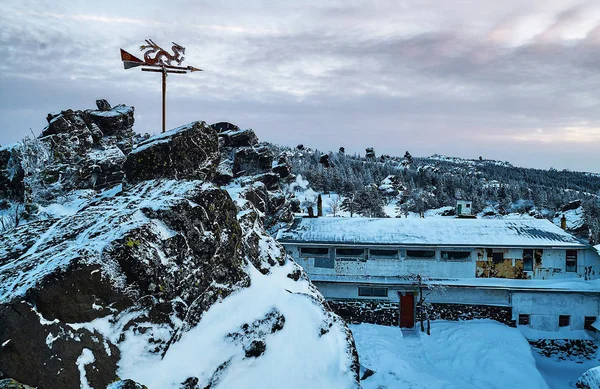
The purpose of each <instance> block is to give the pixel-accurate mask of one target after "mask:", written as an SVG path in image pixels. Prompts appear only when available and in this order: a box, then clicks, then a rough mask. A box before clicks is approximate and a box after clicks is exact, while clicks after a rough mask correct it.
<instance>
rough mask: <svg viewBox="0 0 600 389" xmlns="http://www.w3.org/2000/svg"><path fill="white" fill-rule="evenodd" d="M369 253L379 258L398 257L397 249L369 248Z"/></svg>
mask: <svg viewBox="0 0 600 389" xmlns="http://www.w3.org/2000/svg"><path fill="white" fill-rule="evenodd" d="M369 255H370V256H372V257H381V258H398V250H382V249H370V250H369Z"/></svg>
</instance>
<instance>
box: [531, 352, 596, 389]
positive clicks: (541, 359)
mask: <svg viewBox="0 0 600 389" xmlns="http://www.w3.org/2000/svg"><path fill="white" fill-rule="evenodd" d="M533 357H534V359H535V363H536V365H537V368H538V371H539V372H540V373H541V374H542V376H543V377H544V378H545V380H546V382H547V383H548V386H549V387H550V389H566V388H575V383H576V382H577V380H578V379H579V377H581V375H582V374H583V373H585V372H586V371H587V370H589V369H591V368H594V367H597V366H598V365H600V361H599V360H598V356H596V357H595V358H594V359H590V360H584V361H582V360H558V359H557V358H556V357H545V356H543V355H540V354H539V353H537V352H535V351H534V352H533Z"/></svg>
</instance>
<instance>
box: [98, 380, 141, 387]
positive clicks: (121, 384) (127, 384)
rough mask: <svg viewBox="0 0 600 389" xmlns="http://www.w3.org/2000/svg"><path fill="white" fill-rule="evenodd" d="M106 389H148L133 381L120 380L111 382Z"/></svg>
mask: <svg viewBox="0 0 600 389" xmlns="http://www.w3.org/2000/svg"><path fill="white" fill-rule="evenodd" d="M106 389H148V387H147V386H146V385H142V384H138V383H137V382H135V381H133V380H122V381H117V382H113V383H112V384H110V385H108V386H107V387H106Z"/></svg>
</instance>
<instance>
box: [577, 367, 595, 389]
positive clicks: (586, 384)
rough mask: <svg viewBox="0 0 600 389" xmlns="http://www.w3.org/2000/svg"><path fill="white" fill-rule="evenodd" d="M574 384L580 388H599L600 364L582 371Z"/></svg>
mask: <svg viewBox="0 0 600 389" xmlns="http://www.w3.org/2000/svg"><path fill="white" fill-rule="evenodd" d="M575 386H576V387H578V388H580V389H600V366H598V367H593V368H591V369H590V370H588V371H586V372H585V373H583V374H582V375H581V377H579V380H577V383H576V384H575Z"/></svg>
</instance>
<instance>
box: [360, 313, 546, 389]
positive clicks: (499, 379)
mask: <svg viewBox="0 0 600 389" xmlns="http://www.w3.org/2000/svg"><path fill="white" fill-rule="evenodd" d="M350 329H351V330H352V332H353V334H354V339H355V341H356V346H357V349H358V354H359V356H360V362H361V364H362V365H363V366H365V367H368V368H370V369H372V370H374V371H375V372H376V373H375V374H374V375H373V376H371V377H369V378H367V379H366V380H365V381H362V384H363V388H364V389H384V388H387V389H392V388H428V389H437V388H439V389H452V388H456V389H459V388H460V389H488V388H489V389H509V388H510V389H518V388H527V389H536V388H540V389H542V388H543V389H546V388H548V385H547V384H546V382H545V381H544V378H543V377H542V375H541V374H540V372H539V371H538V369H537V367H536V363H535V360H534V358H533V356H532V353H531V349H530V347H529V344H528V342H527V340H525V338H524V337H523V335H521V333H520V332H519V331H518V330H517V329H515V328H510V327H507V326H505V325H502V324H499V323H497V322H495V321H492V320H476V321H470V322H445V321H437V322H434V323H432V329H431V336H427V335H426V334H421V333H420V332H418V331H415V332H407V331H405V332H404V333H403V332H402V331H401V330H400V329H399V328H397V327H386V326H379V325H373V324H358V325H351V326H350Z"/></svg>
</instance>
